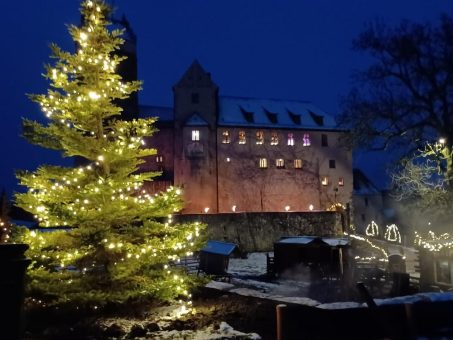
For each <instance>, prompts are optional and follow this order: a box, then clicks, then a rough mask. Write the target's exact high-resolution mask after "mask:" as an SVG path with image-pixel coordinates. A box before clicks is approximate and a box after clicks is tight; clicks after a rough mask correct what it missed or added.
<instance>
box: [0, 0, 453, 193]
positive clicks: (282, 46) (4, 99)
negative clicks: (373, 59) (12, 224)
mask: <svg viewBox="0 0 453 340" xmlns="http://www.w3.org/2000/svg"><path fill="white" fill-rule="evenodd" d="M110 2H111V3H112V2H113V3H114V5H115V7H116V8H117V11H116V16H118V17H120V16H121V15H122V14H123V13H124V14H126V16H127V18H128V20H129V22H130V24H131V26H132V28H133V30H134V31H135V33H136V35H137V38H138V58H139V65H138V66H139V78H140V79H141V80H143V81H144V85H143V91H142V92H141V94H140V100H141V103H143V104H155V105H171V104H172V91H171V87H172V85H173V84H174V83H175V82H176V81H177V80H179V78H180V77H181V75H182V74H183V72H184V71H185V70H186V68H187V67H188V66H189V65H190V64H191V62H192V61H193V60H194V59H198V60H199V61H200V63H201V64H202V65H203V67H204V68H205V69H206V70H207V71H209V72H211V73H212V78H213V80H214V81H215V82H216V83H217V84H218V85H219V87H220V93H221V95H237V96H244V97H262V98H281V99H299V100H309V101H312V102H313V103H314V104H316V105H317V106H319V107H320V108H322V109H324V110H325V111H327V112H329V113H331V114H336V113H337V112H338V111H339V98H340V96H341V95H345V94H347V92H348V90H349V88H350V86H351V74H352V72H353V71H354V69H360V68H363V67H365V66H366V65H367V62H368V61H369V60H368V59H367V58H366V57H365V56H363V55H360V54H359V53H357V52H354V51H352V49H351V42H352V39H353V38H354V37H356V36H357V34H358V33H359V32H360V31H361V30H362V29H363V28H364V25H365V24H366V23H367V22H370V21H373V20H375V19H376V18H377V19H379V20H381V21H383V22H386V23H388V24H391V25H393V24H398V23H399V22H400V20H401V19H403V18H406V19H410V20H414V21H421V22H425V21H434V20H437V19H438V18H439V15H440V14H441V13H442V12H446V11H447V12H451V10H452V9H453V4H451V3H450V2H449V1H446V0H429V1H427V0H404V1H397V0H379V1H377V0H341V1H339V0H316V1H314V0H312V1H308V0H278V1H277V0H228V1H225V0H216V1H206V0H165V1H155V0H146V1H145V0H115V1H113V0H110ZM78 7H79V1H78V0H17V1H8V2H2V10H3V11H2V12H3V15H2V20H1V22H0V29H1V32H2V33H3V35H2V46H3V48H2V51H1V53H0V61H1V65H2V68H3V71H2V81H1V92H0V93H1V100H0V113H1V116H2V120H1V123H0V143H1V145H2V146H3V148H2V152H1V157H0V159H1V165H0V188H1V187H5V188H6V189H7V191H8V192H9V193H11V192H12V191H14V190H18V189H19V187H18V186H17V181H16V179H15V177H14V170H15V169H29V170H34V169H35V168H36V167H37V166H38V165H39V164H41V163H56V162H58V158H59V156H58V154H54V153H53V152H46V151H43V149H41V148H38V147H36V146H32V145H29V144H28V143H27V142H26V141H25V140H23V139H22V138H20V137H19V135H20V133H21V127H20V121H21V117H27V118H31V119H41V117H42V114H41V112H40V111H39V109H38V107H37V105H36V104H34V103H32V102H30V101H29V100H28V98H27V97H26V93H43V92H45V91H46V89H47V83H46V80H45V79H44V78H42V77H41V74H42V73H43V70H44V69H43V65H44V64H45V63H47V62H49V48H48V46H49V44H50V43H51V42H55V43H57V44H58V45H60V46H61V47H63V48H64V49H67V50H71V51H72V50H73V44H72V41H71V39H70V37H69V34H68V33H67V30H66V27H65V24H69V23H74V24H77V23H78V22H79V18H80V16H79V12H78ZM369 159H373V160H374V162H369ZM376 159H379V158H375V157H374V156H373V157H371V158H370V157H364V156H360V157H358V158H357V159H356V160H355V163H356V164H358V165H363V166H364V168H365V170H366V172H367V173H368V175H369V176H370V177H371V178H372V179H374V180H375V181H377V182H378V183H379V182H382V173H383V165H382V163H381V162H378V161H376ZM365 165H366V166H365Z"/></svg>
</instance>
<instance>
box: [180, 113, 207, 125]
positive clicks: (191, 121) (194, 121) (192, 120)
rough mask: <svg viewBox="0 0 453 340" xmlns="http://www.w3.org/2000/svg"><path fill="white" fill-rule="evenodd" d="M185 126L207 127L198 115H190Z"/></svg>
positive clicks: (205, 122)
mask: <svg viewBox="0 0 453 340" xmlns="http://www.w3.org/2000/svg"><path fill="white" fill-rule="evenodd" d="M185 125H187V126H206V125H208V122H207V121H206V120H205V119H203V117H201V116H200V115H199V114H198V113H194V114H193V115H191V116H190V117H189V118H188V119H187V120H186V124H185Z"/></svg>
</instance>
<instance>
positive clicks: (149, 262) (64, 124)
mask: <svg viewBox="0 0 453 340" xmlns="http://www.w3.org/2000/svg"><path fill="white" fill-rule="evenodd" d="M81 13H82V18H83V20H82V26H80V27H78V26H69V32H70V34H71V36H72V38H73V40H74V42H75V43H76V45H77V50H76V52H75V53H73V54H71V53H69V52H66V51H63V50H61V49H60V48H59V47H58V46H56V45H52V46H51V50H52V57H53V58H54V59H55V60H56V62H55V63H54V64H53V65H49V66H47V67H46V73H45V77H46V78H47V79H48V80H49V82H50V89H49V90H48V92H47V94H40V95H32V96H31V99H32V100H33V101H35V102H37V103H39V105H40V106H41V109H42V111H43V112H44V113H45V115H46V116H47V119H48V121H47V122H46V124H41V123H39V122H36V121H30V120H24V122H23V125H24V136H25V137H26V138H27V139H28V140H29V141H30V142H31V143H34V144H37V145H40V146H42V147H46V148H50V149H55V150H61V151H62V153H63V156H64V157H74V156H76V157H82V158H83V159H85V160H86V161H87V162H86V163H85V164H84V165H83V166H79V167H74V168H71V167H61V166H50V165H43V166H41V167H39V168H38V169H37V170H36V171H35V172H21V173H19V174H18V178H19V180H20V184H21V185H24V186H26V187H28V191H27V192H26V193H19V194H16V204H17V205H18V206H19V207H22V208H23V209H25V210H27V211H29V212H31V213H33V214H34V215H35V217H36V218H37V219H38V221H39V224H40V226H43V227H48V228H53V229H55V228H54V227H67V228H65V229H64V230H61V228H60V230H54V231H52V232H46V233H44V232H35V231H32V232H26V233H25V234H24V235H23V236H22V241H24V242H26V243H29V244H30V250H29V253H28V256H30V257H31V258H32V260H33V263H32V265H31V268H29V276H30V279H31V280H30V284H29V285H28V287H29V292H30V294H32V295H33V296H34V297H40V298H41V299H45V300H47V301H49V302H53V303H65V302H70V301H73V302H79V303H80V302H86V303H96V304H99V303H101V304H102V303H103V302H104V303H106V302H115V301H117V302H120V301H124V300H127V299H129V298H132V299H137V298H140V297H158V298H162V299H173V298H176V297H182V296H189V295H190V294H189V288H190V286H191V284H193V283H194V279H193V278H191V277H190V276H188V275H186V274H185V273H184V272H178V271H177V270H176V269H174V268H173V267H169V266H168V263H169V262H170V261H178V260H179V258H180V257H183V256H186V255H190V254H192V252H193V251H194V250H195V249H197V248H196V247H197V246H199V245H200V241H199V239H198V238H197V237H198V236H199V232H200V231H201V229H202V226H201V225H199V224H198V223H191V224H182V225H176V224H174V223H173V222H172V214H173V213H175V212H177V211H178V210H179V209H181V207H182V203H183V202H182V199H181V192H180V189H178V188H173V187H172V188H170V189H168V190H167V191H166V192H163V193H160V194H158V195H150V194H148V193H146V191H145V190H143V183H144V182H145V181H150V180H152V178H153V177H155V176H157V175H159V173H156V172H139V171H138V170H139V165H140V164H141V163H143V162H144V157H147V156H150V155H153V154H155V153H156V150H154V149H151V148H147V147H146V146H145V142H144V140H145V138H146V137H147V136H150V135H151V134H152V133H153V132H154V131H155V129H154V128H153V126H152V123H153V122H154V119H136V120H132V121H124V120H121V116H120V115H121V111H122V109H121V108H120V107H119V106H118V105H117V102H118V100H121V99H125V98H127V97H128V96H129V95H130V94H131V93H133V92H135V91H138V90H139V89H140V85H141V84H140V82H136V81H133V82H124V81H122V78H121V76H120V75H119V74H117V73H116V72H115V70H116V69H117V66H118V64H119V63H120V62H121V61H122V60H123V59H124V57H120V56H118V54H117V53H115V52H117V51H118V49H119V48H120V46H121V44H122V43H123V40H122V38H121V35H122V31H121V30H109V29H108V25H109V22H108V17H109V15H110V8H109V7H108V6H107V5H106V4H105V3H104V2H103V1H100V0H87V1H84V2H83V3H82V5H81ZM66 229H68V230H66Z"/></svg>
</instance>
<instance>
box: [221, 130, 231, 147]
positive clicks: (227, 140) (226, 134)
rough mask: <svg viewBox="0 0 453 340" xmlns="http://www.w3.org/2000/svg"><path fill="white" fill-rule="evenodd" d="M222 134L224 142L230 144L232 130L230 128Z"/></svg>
mask: <svg viewBox="0 0 453 340" xmlns="http://www.w3.org/2000/svg"><path fill="white" fill-rule="evenodd" d="M222 136H223V139H222V143H223V144H229V143H230V142H231V139H230V131H228V130H225V131H223V133H222Z"/></svg>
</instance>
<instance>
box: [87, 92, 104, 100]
mask: <svg viewBox="0 0 453 340" xmlns="http://www.w3.org/2000/svg"><path fill="white" fill-rule="evenodd" d="M88 97H90V99H92V100H98V99H99V98H101V96H100V95H99V94H97V93H96V92H95V91H90V92H88Z"/></svg>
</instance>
